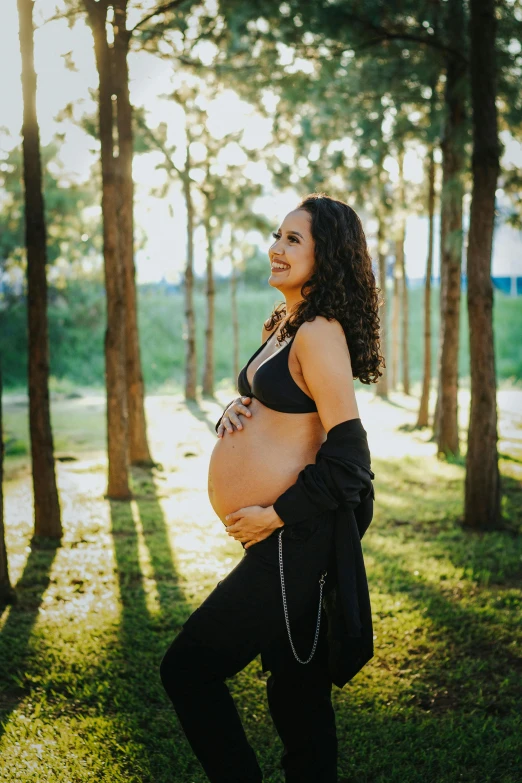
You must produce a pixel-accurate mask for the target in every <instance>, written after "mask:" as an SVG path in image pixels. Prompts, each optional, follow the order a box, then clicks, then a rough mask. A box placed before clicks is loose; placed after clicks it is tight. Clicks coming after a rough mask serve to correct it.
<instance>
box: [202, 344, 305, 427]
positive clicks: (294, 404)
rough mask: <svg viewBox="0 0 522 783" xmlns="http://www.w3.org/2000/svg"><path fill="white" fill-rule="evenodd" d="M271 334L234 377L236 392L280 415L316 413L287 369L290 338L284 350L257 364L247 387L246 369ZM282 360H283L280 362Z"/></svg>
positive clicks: (281, 349)
mask: <svg viewBox="0 0 522 783" xmlns="http://www.w3.org/2000/svg"><path fill="white" fill-rule="evenodd" d="M273 334H275V332H273ZM273 334H271V335H270V336H269V337H268V338H267V339H266V340H265V342H264V343H263V344H262V345H261V346H260V347H259V348H258V349H257V351H256V352H255V353H254V354H253V355H252V356H251V357H250V359H249V360H248V362H247V363H246V364H245V366H244V367H243V369H242V370H241V371H240V373H239V375H238V377H237V388H238V391H239V393H240V394H241V395H242V396H244V397H255V398H256V399H258V400H259V401H260V402H262V403H263V405H266V407H267V408H272V409H273V410H275V411H282V412H283V413H313V412H314V411H317V406H316V404H315V402H314V400H313V399H312V397H310V396H309V395H308V394H306V392H304V391H303V390H302V389H301V387H300V386H298V385H297V383H296V382H295V381H294V379H293V378H292V375H291V373H290V369H289V367H288V352H289V349H290V346H291V344H292V341H293V339H294V338H293V337H292V338H291V340H290V341H289V342H288V343H286V345H285V346H283V348H280V349H279V353H276V354H275V355H274V356H270V357H269V358H268V359H265V361H264V362H263V363H262V364H260V365H259V367H258V368H257V370H256V371H255V373H254V377H253V378H252V388H250V384H249V382H248V378H247V369H248V367H249V365H250V364H251V363H252V361H253V360H254V359H255V357H256V356H257V355H258V354H259V353H260V352H261V351H262V350H263V348H264V347H265V345H266V344H267V342H268V340H270V337H272V336H273ZM294 337H295V335H294ZM281 357H283V358H282V359H281ZM220 421H221V420H220ZM216 429H217V427H216Z"/></svg>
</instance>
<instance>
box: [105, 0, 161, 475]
mask: <svg viewBox="0 0 522 783" xmlns="http://www.w3.org/2000/svg"><path fill="white" fill-rule="evenodd" d="M127 6H128V0H114V15H113V29H114V46H113V49H112V54H113V68H112V73H113V78H114V94H115V96H116V129H117V148H118V154H117V156H116V159H115V166H116V173H117V183H118V205H117V207H118V232H119V250H120V254H121V260H122V264H123V279H124V299H125V378H126V384H127V408H128V414H129V416H128V448H129V461H130V463H131V464H132V465H148V466H151V465H153V464H154V463H153V460H152V458H151V455H150V450H149V444H148V440H147V424H146V419H145V385H144V383H143V373H142V369H141V358H140V344H139V330H138V308H137V301H136V269H135V266H134V182H133V179H132V158H133V130H132V104H131V101H130V94H129V68H128V63H127V55H128V52H129V43H130V39H131V36H132V30H128V29H127Z"/></svg>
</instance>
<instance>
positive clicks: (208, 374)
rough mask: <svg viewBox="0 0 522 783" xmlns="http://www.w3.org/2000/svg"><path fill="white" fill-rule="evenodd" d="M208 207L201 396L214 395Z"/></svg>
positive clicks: (212, 303) (212, 267)
mask: <svg viewBox="0 0 522 783" xmlns="http://www.w3.org/2000/svg"><path fill="white" fill-rule="evenodd" d="M210 217H211V214H210V205H207V214H206V216H205V231H206V235H207V268H206V273H207V279H206V301H207V324H206V328H205V363H204V370H203V394H207V395H210V396H212V395H213V394H214V324H215V295H216V290H215V285H214V258H213V254H214V247H213V236H212V226H211V225H210Z"/></svg>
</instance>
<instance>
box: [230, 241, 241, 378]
mask: <svg viewBox="0 0 522 783" xmlns="http://www.w3.org/2000/svg"><path fill="white" fill-rule="evenodd" d="M230 258H231V261H232V273H231V275H230V312H231V314H232V344H233V356H234V358H233V368H232V373H233V379H234V385H235V384H236V379H237V376H238V375H239V316H238V309H237V278H238V274H237V265H236V263H235V262H234V248H233V246H231V248H230Z"/></svg>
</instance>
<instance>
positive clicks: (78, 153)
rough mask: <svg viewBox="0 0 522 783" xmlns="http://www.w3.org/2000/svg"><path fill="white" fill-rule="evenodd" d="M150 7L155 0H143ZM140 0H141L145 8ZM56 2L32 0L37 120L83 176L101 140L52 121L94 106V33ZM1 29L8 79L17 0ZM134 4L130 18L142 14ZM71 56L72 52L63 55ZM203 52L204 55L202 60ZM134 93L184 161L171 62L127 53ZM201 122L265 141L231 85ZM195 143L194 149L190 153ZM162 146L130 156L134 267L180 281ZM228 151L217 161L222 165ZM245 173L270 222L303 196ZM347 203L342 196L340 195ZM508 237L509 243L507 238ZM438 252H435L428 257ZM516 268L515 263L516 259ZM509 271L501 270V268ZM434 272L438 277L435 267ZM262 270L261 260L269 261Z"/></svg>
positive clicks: (16, 93)
mask: <svg viewBox="0 0 522 783" xmlns="http://www.w3.org/2000/svg"><path fill="white" fill-rule="evenodd" d="M147 3H148V4H149V5H150V7H153V6H154V4H153V3H152V2H149V0H147ZM147 3H143V5H146V4H147ZM55 5H56V0H37V2H36V12H35V21H36V24H37V25H38V26H39V29H37V31H36V32H35V61H36V69H37V74H38V117H39V122H40V131H41V141H42V144H47V143H49V142H50V141H51V139H52V137H53V135H54V134H55V133H56V132H61V133H65V137H66V140H65V143H64V145H63V148H62V150H61V153H60V155H61V160H62V162H63V167H64V171H65V172H67V175H68V176H69V177H71V178H74V179H76V180H79V181H81V180H86V179H88V178H89V177H90V176H91V167H92V165H93V162H94V161H95V160H96V158H97V156H98V154H99V144H98V142H97V141H96V140H95V139H92V138H90V137H89V136H88V135H87V134H86V133H85V132H84V131H83V130H81V129H80V128H78V127H77V126H76V125H75V123H74V122H73V121H70V120H65V121H63V122H60V123H59V122H57V120H56V117H57V115H58V114H59V113H60V112H61V111H62V110H63V109H64V107H65V106H67V104H69V103H72V102H75V104H77V105H76V107H75V110H74V114H75V117H76V118H79V117H80V116H81V115H82V114H83V113H87V112H88V113H94V112H95V109H96V106H95V102H94V100H93V90H95V89H96V86H97V74H96V69H95V64H94V54H93V46H92V36H91V33H90V30H89V29H88V28H87V26H86V25H85V23H84V22H83V21H80V22H78V23H76V24H75V25H74V27H73V28H72V29H70V28H69V27H68V25H67V22H66V21H65V20H59V21H53V22H48V23H46V24H44V25H42V26H40V25H41V22H42V20H43V19H45V18H49V17H50V16H51V15H52V14H53V11H54V7H55ZM2 11H3V13H2V21H3V23H2V25H1V27H0V51H1V52H2V62H3V65H4V74H5V73H6V64H7V63H8V64H9V69H8V72H9V73H12V74H13V76H14V75H15V74H17V73H19V71H20V54H19V43H18V18H17V11H16V0H4V2H3V8H2ZM142 13H143V12H142V11H140V12H139V13H138V14H137V16H136V19H131V23H135V21H137V19H138V18H140V17H141V15H142ZM69 53H72V54H71V55H69ZM209 54H210V52H208V51H207V52H205V51H202V52H201V56H202V58H203V57H205V56H207V57H208V56H209ZM69 59H72V62H73V63H74V66H75V70H69V69H67V68H66V61H68V60H69ZM129 67H130V77H131V82H130V87H131V100H132V102H133V104H134V105H135V106H139V107H143V108H144V109H145V110H146V113H147V119H148V122H149V124H150V126H151V127H156V126H157V125H158V124H159V123H160V122H165V123H167V126H168V143H169V145H177V146H178V150H177V155H175V156H174V158H173V159H174V161H175V162H177V163H179V164H181V162H182V160H183V156H184V130H183V128H184V116H183V112H182V110H181V108H180V107H179V106H178V105H177V104H175V103H174V102H173V101H172V100H169V99H166V98H165V97H162V96H164V95H165V94H166V93H168V92H169V91H170V92H172V90H173V88H174V86H175V84H176V81H175V80H176V78H178V79H179V75H178V76H177V74H176V71H175V69H174V68H173V60H161V59H160V58H159V57H156V56H153V55H151V54H147V53H144V52H137V53H132V54H131V56H130V58H129ZM21 100H22V97H21V87H20V80H19V78H16V77H14V78H11V79H9V78H4V79H2V80H1V81H0V106H1V107H2V116H1V118H0V154H1V152H2V150H4V151H5V150H9V149H10V148H12V147H13V146H15V145H18V144H19V143H20V129H21V123H22V103H21ZM208 112H209V122H208V127H209V130H210V132H211V133H212V135H214V136H215V137H216V138H220V137H222V136H223V135H225V134H226V133H230V132H231V131H236V130H241V129H243V131H244V135H243V143H244V144H245V145H246V146H248V147H250V148H263V147H264V146H265V145H266V144H267V143H268V142H269V141H270V138H271V121H270V120H267V119H265V118H263V117H261V116H260V115H258V114H256V113H255V112H254V110H253V108H252V107H251V106H249V105H248V104H246V103H245V102H243V101H241V100H240V99H239V98H238V96H237V95H236V94H235V93H233V92H232V91H231V90H228V91H226V92H225V93H223V94H222V95H220V96H219V97H218V98H217V99H215V100H214V101H212V102H210V103H209V105H208ZM197 152H198V150H197V147H196V146H195V148H194V149H193V150H192V153H193V155H194V157H195V156H196V155H197ZM290 152H291V151H290V149H289V148H287V149H284V148H282V149H281V150H280V154H281V158H285V157H287V156H288V155H289V154H290ZM507 154H508V157H509V158H511V157H513V156H514V158H515V159H518V160H520V158H521V155H520V145H513V144H511V142H510V143H509V144H508V148H507ZM237 155H238V148H237V146H236V147H232V146H231V147H230V149H229V150H228V159H229V160H230V161H233V160H234V159H236V160H237ZM161 161H162V155H161V153H159V152H158V153H155V152H154V153H148V154H144V155H137V156H136V157H135V163H134V178H135V182H136V225H137V229H138V239H140V238H142V237H143V236H145V242H144V247H143V248H142V249H139V250H138V252H137V257H136V267H137V274H138V281H139V282H147V281H155V280H161V279H162V278H163V277H165V278H166V279H167V280H172V281H177V280H178V279H179V276H180V274H181V271H182V269H183V266H184V264H185V252H186V231H185V207H184V202H183V198H182V194H181V191H180V188H179V186H178V185H175V186H174V187H172V188H171V189H170V192H169V193H168V195H167V196H165V197H161V198H160V197H157V196H154V195H151V189H152V188H158V187H159V186H161V185H162V184H163V183H164V181H165V176H166V175H165V172H164V171H163V170H158V169H157V168H156V166H157V165H158V164H159V163H161ZM226 162H227V155H226V154H225V155H224V156H223V159H222V165H223V166H225V165H226ZM421 163H422V162H421V158H420V157H419V153H417V152H415V151H413V150H412V151H409V152H408V153H407V155H406V160H405V176H406V178H407V180H409V181H410V182H412V183H419V182H420V181H421V178H422V165H421ZM388 168H389V172H390V177H391V179H392V180H395V179H396V176H397V171H396V166H395V164H394V161H392V160H389V161H388ZM248 175H249V176H250V178H251V179H253V180H255V181H257V182H260V183H261V184H262V185H263V186H264V191H265V192H264V195H263V196H262V197H261V198H260V199H258V200H257V202H256V203H255V205H254V210H255V211H256V212H261V213H264V214H266V215H267V216H269V217H270V219H271V220H272V221H273V223H274V229H275V228H277V225H278V224H279V223H280V222H281V221H282V220H283V218H284V216H285V214H286V213H287V212H288V211H290V210H291V209H293V207H294V206H295V203H296V202H297V200H298V199H299V197H300V196H301V195H302V194H301V193H300V192H298V191H296V190H295V189H294V187H293V185H292V183H289V187H288V189H287V190H286V191H285V192H284V193H281V192H279V191H277V192H275V191H274V190H273V189H272V187H271V184H270V175H269V172H268V171H267V169H266V167H265V166H264V165H263V164H253V163H252V164H249V168H248ZM346 200H347V201H348V200H349V197H348V196H347V197H346ZM365 227H366V233H367V236H369V237H371V235H372V232H373V230H374V227H373V226H372V223H371V221H367V223H366V226H365ZM246 240H247V241H248V240H250V241H252V242H254V243H256V244H259V246H260V247H261V248H262V249H264V250H266V249H267V248H268V246H269V244H270V242H271V239H270V236H267V237H265V236H261V235H260V234H259V233H257V232H251V234H250V235H248V234H247V237H246ZM510 243H511V244H510ZM426 244H427V225H426V220H425V219H422V218H418V217H415V216H411V217H410V218H409V220H408V226H407V240H406V264H407V273H408V275H409V276H410V277H421V276H422V275H423V272H424V268H425V263H426ZM508 245H509V247H510V249H509V252H508V253H507V255H506V253H505V252H501V253H500V254H499V253H498V252H497V253H496V258H495V269H494V273H495V274H509V273H510V271H509V270H511V268H512V267H513V270H514V268H515V266H516V268H517V269H518V270H519V271H518V274H522V254H521V252H520V236H519V235H515V237H513V236H510V237H508ZM217 250H218V255H219V256H221V257H220V258H218V259H217V264H216V271H217V272H218V273H220V274H228V272H229V270H230V261H229V258H228V255H227V243H226V241H225V240H223V242H222V243H221V244H218V248H217ZM204 254H205V237H204V232H203V230H202V229H198V230H197V231H196V274H199V275H202V274H203V273H204V266H205V256H204ZM435 258H437V253H436V254H435ZM514 265H515V266H514ZM506 268H507V270H508V271H504V270H505V269H506ZM435 274H438V271H437V265H436V268H435ZM267 276H268V258H267Z"/></svg>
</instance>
